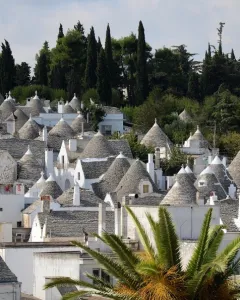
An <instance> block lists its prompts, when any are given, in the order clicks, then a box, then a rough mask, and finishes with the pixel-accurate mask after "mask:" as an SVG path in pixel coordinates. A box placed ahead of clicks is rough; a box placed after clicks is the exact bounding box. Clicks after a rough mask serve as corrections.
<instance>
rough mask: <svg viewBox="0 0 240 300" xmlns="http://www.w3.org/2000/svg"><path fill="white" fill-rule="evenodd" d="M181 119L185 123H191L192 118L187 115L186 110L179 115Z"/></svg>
mask: <svg viewBox="0 0 240 300" xmlns="http://www.w3.org/2000/svg"><path fill="white" fill-rule="evenodd" d="M178 117H179V119H180V120H182V121H183V122H191V121H192V118H191V117H190V115H189V114H188V113H187V111H186V109H184V110H183V111H182V112H181V113H180V114H179V116H178Z"/></svg>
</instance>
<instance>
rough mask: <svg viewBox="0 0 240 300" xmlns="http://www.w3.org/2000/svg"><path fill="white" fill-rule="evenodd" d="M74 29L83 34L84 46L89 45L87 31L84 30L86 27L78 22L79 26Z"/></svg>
mask: <svg viewBox="0 0 240 300" xmlns="http://www.w3.org/2000/svg"><path fill="white" fill-rule="evenodd" d="M74 29H75V30H77V31H79V32H80V33H81V35H82V41H83V43H84V44H86V45H87V38H86V35H85V30H84V27H83V25H82V24H81V22H80V21H78V22H77V24H76V25H74Z"/></svg>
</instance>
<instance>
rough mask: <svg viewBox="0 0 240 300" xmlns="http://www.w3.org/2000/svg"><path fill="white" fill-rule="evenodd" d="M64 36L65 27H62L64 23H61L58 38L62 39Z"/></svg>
mask: <svg viewBox="0 0 240 300" xmlns="http://www.w3.org/2000/svg"><path fill="white" fill-rule="evenodd" d="M63 37H64V33H63V27H62V24H61V23H60V26H59V31H58V39H61V38H63Z"/></svg>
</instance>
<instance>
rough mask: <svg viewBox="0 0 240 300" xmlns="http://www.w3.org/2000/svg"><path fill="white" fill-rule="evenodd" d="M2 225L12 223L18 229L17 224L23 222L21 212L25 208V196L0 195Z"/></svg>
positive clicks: (0, 220)
mask: <svg viewBox="0 0 240 300" xmlns="http://www.w3.org/2000/svg"><path fill="white" fill-rule="evenodd" d="M0 208H2V211H0V223H4V222H10V223H12V225H13V227H17V222H18V221H22V213H21V210H22V209H23V208H24V195H13V194H10V195H1V194H0Z"/></svg>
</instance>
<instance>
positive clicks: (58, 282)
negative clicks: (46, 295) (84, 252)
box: [43, 277, 98, 290]
mask: <svg viewBox="0 0 240 300" xmlns="http://www.w3.org/2000/svg"><path fill="white" fill-rule="evenodd" d="M62 285H72V286H79V287H84V288H89V289H93V290H95V289H96V290H97V289H98V287H97V286H96V285H94V284H91V283H89V282H85V281H82V280H74V279H71V278H69V277H59V278H55V279H53V280H51V281H50V282H49V283H46V284H45V285H44V287H43V289H44V290H46V289H49V288H53V287H56V286H62Z"/></svg>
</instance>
